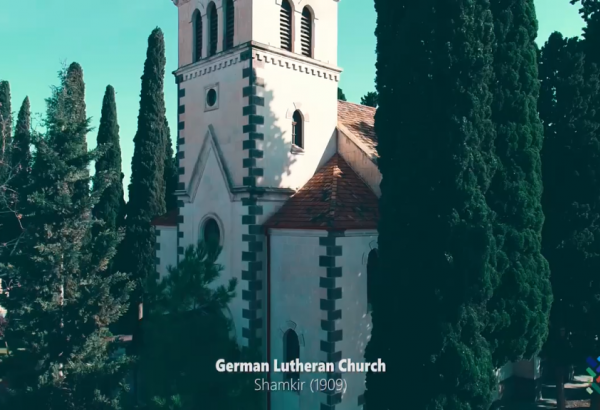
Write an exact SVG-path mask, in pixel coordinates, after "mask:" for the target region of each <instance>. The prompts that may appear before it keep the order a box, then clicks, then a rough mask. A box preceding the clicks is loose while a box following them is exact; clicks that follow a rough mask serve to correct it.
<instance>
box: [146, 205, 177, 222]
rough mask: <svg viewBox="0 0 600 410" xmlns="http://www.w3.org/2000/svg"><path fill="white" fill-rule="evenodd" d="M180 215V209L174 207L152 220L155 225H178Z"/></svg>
mask: <svg viewBox="0 0 600 410" xmlns="http://www.w3.org/2000/svg"><path fill="white" fill-rule="evenodd" d="M178 215H179V209H178V208H177V209H173V210H172V211H170V212H168V213H166V214H164V215H161V216H157V217H156V218H154V219H153V220H152V225H153V226H177V216H178Z"/></svg>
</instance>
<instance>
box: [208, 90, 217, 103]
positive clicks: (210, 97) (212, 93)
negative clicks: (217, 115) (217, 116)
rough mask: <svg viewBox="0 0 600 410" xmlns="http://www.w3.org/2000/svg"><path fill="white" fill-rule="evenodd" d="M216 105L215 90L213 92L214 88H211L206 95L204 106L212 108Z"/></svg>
mask: <svg viewBox="0 0 600 410" xmlns="http://www.w3.org/2000/svg"><path fill="white" fill-rule="evenodd" d="M216 103H217V90H215V89H214V88H211V89H210V90H208V92H207V93H206V105H208V106H209V107H214V106H215V104H216Z"/></svg>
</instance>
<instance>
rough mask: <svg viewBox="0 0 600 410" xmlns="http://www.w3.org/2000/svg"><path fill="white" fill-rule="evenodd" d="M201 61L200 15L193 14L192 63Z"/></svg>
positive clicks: (197, 12)
mask: <svg viewBox="0 0 600 410" xmlns="http://www.w3.org/2000/svg"><path fill="white" fill-rule="evenodd" d="M201 59H202V15H201V14H200V12H199V11H198V10H196V11H195V12H194V61H200V60H201Z"/></svg>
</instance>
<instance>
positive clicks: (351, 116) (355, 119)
mask: <svg viewBox="0 0 600 410" xmlns="http://www.w3.org/2000/svg"><path fill="white" fill-rule="evenodd" d="M375 111H377V110H376V109H375V108H373V107H367V106H366V105H360V104H354V103H350V102H347V101H338V124H339V125H341V126H342V127H345V128H346V129H347V130H348V131H350V132H351V133H352V134H353V135H354V136H355V137H356V138H358V139H359V140H360V141H361V142H362V144H363V146H365V149H366V150H367V154H369V155H374V156H376V157H377V156H378V155H377V136H376V135H375Z"/></svg>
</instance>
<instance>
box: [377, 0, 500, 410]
mask: <svg viewBox="0 0 600 410" xmlns="http://www.w3.org/2000/svg"><path fill="white" fill-rule="evenodd" d="M375 8H376V11H377V28H376V36H377V79H376V85H377V92H378V94H379V107H378V110H377V114H376V116H375V131H376V133H377V136H378V142H379V145H378V151H379V156H380V158H379V161H378V164H379V169H380V171H381V173H382V177H383V179H382V182H381V192H382V195H381V198H380V211H381V217H380V222H379V272H378V274H377V275H376V276H375V278H374V284H373V287H374V289H373V292H372V295H373V299H372V300H373V303H372V309H373V311H372V320H373V330H372V335H371V340H370V341H369V344H368V346H367V350H366V361H375V360H377V358H381V360H382V361H383V362H385V363H386V365H387V368H386V372H385V373H369V374H367V392H366V406H368V408H369V409H372V410H387V409H395V408H398V407H399V406H400V407H402V408H407V409H411V410H413V409H414V410H425V409H442V408H443V409H444V410H459V409H460V410H467V409H478V410H487V409H488V408H489V405H490V401H491V392H492V390H493V388H494V387H495V376H494V373H493V366H492V358H491V352H490V348H489V345H488V343H487V341H486V340H485V338H484V337H483V336H482V332H483V330H484V326H485V317H486V311H485V306H486V303H487V301H488V300H489V298H490V297H491V291H492V282H493V279H494V276H495V272H494V269H493V260H492V257H493V255H494V253H495V239H494V235H493V225H492V215H491V211H490V210H489V208H488V206H487V203H486V201H485V192H486V191H487V189H488V187H489V184H490V181H491V177H492V174H493V162H494V156H493V150H492V146H493V139H494V127H493V124H492V122H491V93H490V91H489V89H488V88H489V83H490V81H491V77H492V68H491V66H492V62H493V61H492V58H493V54H492V45H493V27H492V16H491V13H490V10H489V2H488V1H487V0H476V1H472V2H463V1H459V0H426V1H420V2H413V1H408V0H399V1H394V2H390V1H386V0H376V1H375ZM415 308H418V314H416V313H415ZM390 326H394V328H396V329H398V330H399V331H400V332H401V333H400V334H396V333H397V332H396V333H395V332H390ZM399 346H401V348H399ZM423 380H427V383H423Z"/></svg>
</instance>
